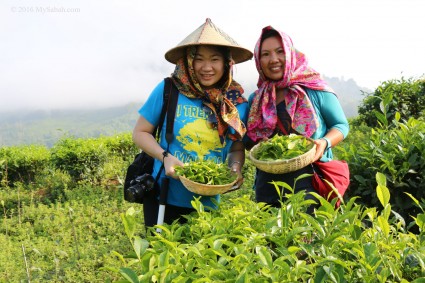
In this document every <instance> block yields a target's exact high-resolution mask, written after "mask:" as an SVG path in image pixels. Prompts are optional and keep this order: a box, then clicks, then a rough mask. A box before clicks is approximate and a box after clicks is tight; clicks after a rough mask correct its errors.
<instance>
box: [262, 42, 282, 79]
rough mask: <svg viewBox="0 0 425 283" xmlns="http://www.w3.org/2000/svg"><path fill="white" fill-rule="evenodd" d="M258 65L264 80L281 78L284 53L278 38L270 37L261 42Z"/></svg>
mask: <svg viewBox="0 0 425 283" xmlns="http://www.w3.org/2000/svg"><path fill="white" fill-rule="evenodd" d="M260 65H261V70H262V71H263V74H264V76H265V77H266V78H268V79H270V80H274V81H277V80H280V79H282V78H283V73H284V70H285V69H284V68H285V52H284V50H283V46H282V44H281V42H280V38H279V37H277V36H272V37H269V38H266V39H265V40H264V41H263V43H262V44H261V53H260Z"/></svg>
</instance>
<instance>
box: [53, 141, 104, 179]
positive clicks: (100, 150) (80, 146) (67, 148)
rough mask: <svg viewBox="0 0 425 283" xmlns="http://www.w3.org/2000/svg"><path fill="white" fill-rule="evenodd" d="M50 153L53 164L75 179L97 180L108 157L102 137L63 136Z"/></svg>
mask: <svg viewBox="0 0 425 283" xmlns="http://www.w3.org/2000/svg"><path fill="white" fill-rule="evenodd" d="M51 154H52V157H51V160H52V164H53V166H54V167H55V168H57V169H60V170H64V171H65V172H67V173H68V174H69V175H70V176H71V177H72V178H73V179H74V180H75V181H80V180H92V181H94V182H98V181H99V180H100V178H101V177H102V170H103V165H104V164H105V162H106V161H107V159H108V150H107V148H106V146H105V144H104V142H103V140H102V139H81V138H79V139H74V138H65V139H62V140H60V141H59V142H58V143H57V144H55V145H54V146H53V148H52V149H51Z"/></svg>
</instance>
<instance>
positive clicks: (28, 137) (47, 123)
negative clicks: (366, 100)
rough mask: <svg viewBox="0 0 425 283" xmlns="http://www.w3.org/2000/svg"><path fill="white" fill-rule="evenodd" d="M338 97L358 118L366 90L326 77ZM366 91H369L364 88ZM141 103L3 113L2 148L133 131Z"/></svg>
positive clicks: (0, 124)
mask: <svg viewBox="0 0 425 283" xmlns="http://www.w3.org/2000/svg"><path fill="white" fill-rule="evenodd" d="M325 80H326V81H327V82H328V83H329V85H330V86H331V87H332V88H333V89H334V90H335V92H336V93H337V94H338V98H339V101H340V103H341V105H342V107H343V109H344V112H345V114H346V115H347V117H355V116H357V108H358V105H359V104H360V102H361V101H362V99H363V96H362V92H361V90H362V88H361V87H359V86H358V85H357V84H356V82H355V81H354V80H352V79H349V80H347V81H346V80H344V79H341V78H329V77H325ZM363 90H364V91H367V90H365V89H363ZM139 107H140V103H130V104H127V105H124V106H117V107H111V108H105V109H91V110H49V111H41V110H39V111H32V112H31V111H29V112H28V111H26V112H23V111H19V112H9V113H0V146H12V145H24V144H41V145H46V146H48V147H51V146H52V145H54V144H55V142H56V141H57V140H58V139H60V138H62V137H64V136H73V137H84V138H85V137H99V136H102V135H103V136H111V135H114V134H117V133H123V132H129V131H131V130H132V129H133V127H134V125H135V122H136V119H137V110H138V108H139Z"/></svg>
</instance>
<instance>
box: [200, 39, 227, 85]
mask: <svg viewBox="0 0 425 283" xmlns="http://www.w3.org/2000/svg"><path fill="white" fill-rule="evenodd" d="M193 69H194V71H195V75H196V78H197V79H198V82H199V84H200V85H201V86H202V88H204V89H209V88H212V87H214V86H215V84H216V83H217V82H218V81H220V79H221V78H222V77H223V75H224V69H225V68H224V57H223V54H222V53H221V52H220V51H219V50H218V49H216V48H214V47H211V46H199V47H198V48H197V50H196V55H195V57H194V59H193Z"/></svg>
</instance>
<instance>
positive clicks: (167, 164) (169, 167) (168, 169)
mask: <svg viewBox="0 0 425 283" xmlns="http://www.w3.org/2000/svg"><path fill="white" fill-rule="evenodd" d="M179 166H184V163H183V162H181V161H180V160H178V159H177V158H176V157H175V156H173V155H171V154H170V153H168V155H167V156H166V157H165V158H164V169H165V175H166V176H168V177H171V178H174V179H176V180H178V179H179V176H178V175H177V174H176V171H175V170H174V168H176V167H179Z"/></svg>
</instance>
